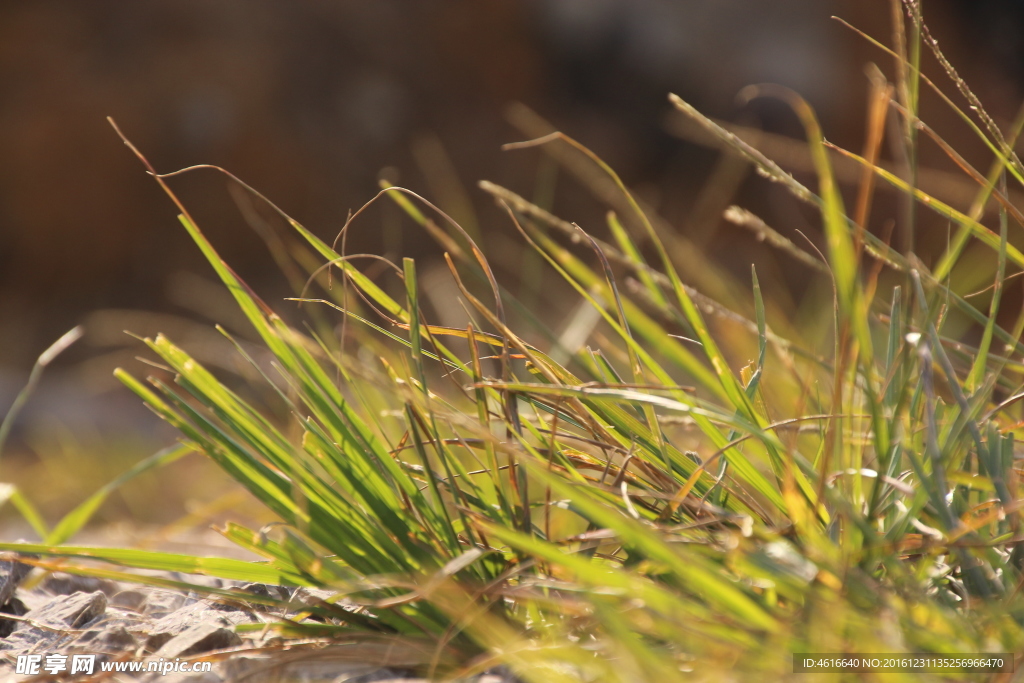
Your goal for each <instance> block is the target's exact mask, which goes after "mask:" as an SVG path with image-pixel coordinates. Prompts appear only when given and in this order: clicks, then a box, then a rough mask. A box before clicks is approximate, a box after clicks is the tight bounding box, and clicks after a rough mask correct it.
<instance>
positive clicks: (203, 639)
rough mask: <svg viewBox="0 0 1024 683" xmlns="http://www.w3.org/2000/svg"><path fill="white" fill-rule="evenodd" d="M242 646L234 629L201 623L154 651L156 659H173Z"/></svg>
mask: <svg viewBox="0 0 1024 683" xmlns="http://www.w3.org/2000/svg"><path fill="white" fill-rule="evenodd" d="M241 644H242V639H241V638H239V637H238V634H237V633H235V631H234V629H231V628H225V627H224V626H221V625H219V624H216V623H210V622H203V623H199V624H196V625H194V626H192V627H190V628H188V629H186V630H184V631H182V632H181V633H179V634H178V635H176V636H174V637H173V638H171V639H170V640H168V641H167V642H166V643H164V645H163V646H162V647H161V648H160V649H159V650H157V651H156V653H154V654H155V656H156V657H163V658H164V659H173V658H175V657H187V656H189V655H197V654H201V653H203V652H209V651H210V650H223V649H224V648H227V647H236V646H238V645H241Z"/></svg>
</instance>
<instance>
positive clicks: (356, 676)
mask: <svg viewBox="0 0 1024 683" xmlns="http://www.w3.org/2000/svg"><path fill="white" fill-rule="evenodd" d="M30 570H31V568H30V567H28V566H27V565H24V564H20V563H17V562H8V561H0V599H2V602H0V682H3V683H7V681H11V682H14V681H18V682H21V683H27V682H29V681H33V682H35V681H58V680H59V681H86V680H89V681H91V680H97V681H99V680H103V681H112V682H119V681H123V682H125V683H127V682H129V681H139V682H145V683H155V682H156V681H160V682H161V683H227V682H229V681H230V682H234V681H244V682H245V683H271V682H275V683H276V682H282V683H283V682H285V681H296V682H298V681H302V682H303V683H426V681H425V679H422V678H416V677H415V676H413V675H412V674H411V673H410V668H404V667H412V666H414V665H415V664H417V663H419V662H420V661H422V659H423V655H422V653H410V654H409V655H408V656H405V658H404V659H403V655H402V653H400V652H392V651H391V650H390V649H388V648H383V649H382V648H379V647H378V648H374V647H367V646H364V645H361V644H338V645H334V644H329V645H316V646H312V647H310V648H309V649H307V650H302V649H295V648H291V649H288V650H286V651H285V650H281V649H280V648H281V647H282V646H283V641H282V640H281V639H280V638H279V637H275V636H274V635H273V633H266V632H264V631H263V630H261V629H256V630H253V631H247V632H244V633H239V632H238V631H237V630H236V627H238V626H241V625H249V624H264V623H272V622H275V621H278V620H280V618H281V616H282V614H281V609H280V608H268V607H266V606H264V605H260V604H255V603H249V602H245V601H243V600H238V601H232V602H231V603H225V602H219V601H214V600H211V599H208V598H206V597H204V596H203V595H199V594H196V593H183V592H176V591H173V590H166V589H160V588H150V587H147V586H139V585H135V584H126V583H119V582H116V581H109V580H106V579H96V578H92V577H83V576H75V575H71V574H62V573H54V574H50V575H49V576H47V577H46V578H45V580H43V581H41V582H40V583H39V584H38V585H36V586H35V587H33V588H32V589H31V590H26V589H25V588H23V587H19V584H20V583H21V582H22V581H23V580H24V579H25V577H26V576H27V575H28V574H29V572H30ZM168 576H169V577H170V578H173V579H177V580H187V581H190V582H192V583H197V582H201V583H203V584H206V585H209V586H210V587H214V588H234V589H238V590H241V591H244V592H247V593H250V594H252V595H258V596H263V597H273V598H276V599H282V600H288V601H289V604H290V605H294V611H296V612H297V611H300V610H302V608H303V606H304V605H309V604H311V603H314V602H318V601H321V600H324V599H325V598H328V597H330V596H331V593H330V592H328V591H318V590H311V589H305V588H300V589H297V590H292V589H289V588H283V587H280V586H266V585H262V584H243V583H238V582H227V581H221V580H219V579H210V578H206V577H194V576H187V577H186V576H183V575H174V574H169V575H168ZM5 615H8V616H5ZM275 646H277V648H278V649H277V650H273V649H272V648H274V647H275ZM261 648H262V649H261ZM394 649H395V650H398V649H399V648H394ZM282 653H286V655H287V656H282ZM75 654H89V655H93V654H94V655H97V657H96V663H95V667H94V670H93V673H92V674H91V675H89V674H82V673H76V674H74V675H72V674H71V673H70V672H71V668H72V667H71V660H72V657H73V656H74V655H75ZM19 655H40V656H41V657H40V661H39V670H38V673H37V674H35V675H30V674H27V673H24V672H22V673H19V672H18V671H17V670H16V663H17V661H18V656H19ZM53 655H62V656H64V657H65V660H66V661H65V662H64V667H63V669H61V668H60V667H59V666H58V667H57V668H54V669H53V670H51V671H47V670H46V666H47V664H50V662H51V661H53V660H48V656H53ZM200 659H202V660H208V661H211V665H212V670H211V671H209V672H201V673H191V672H189V673H186V672H180V671H179V672H175V671H170V672H169V673H167V674H161V673H159V672H145V671H143V672H138V673H127V672H115V673H104V672H102V671H101V665H102V663H104V662H106V663H113V664H114V665H116V664H117V663H120V662H124V663H131V662H143V666H146V665H147V664H148V663H149V662H160V661H161V660H162V661H163V662H166V663H168V664H170V663H172V662H175V661H176V660H179V661H186V660H188V661H191V662H192V663H195V662H196V661H199V660H200ZM360 659H362V661H360ZM374 662H377V663H374ZM382 662H383V663H386V664H388V666H381V665H380V664H381V663H382ZM56 663H57V664H58V665H59V664H60V663H61V661H60V659H59V658H57V660H56ZM473 680H474V681H475V683H517V681H516V679H515V678H514V677H512V676H510V675H508V674H505V673H503V672H500V671H495V672H490V673H487V674H484V675H482V676H478V677H476V678H475V679H473Z"/></svg>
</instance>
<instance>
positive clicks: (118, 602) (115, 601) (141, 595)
mask: <svg viewBox="0 0 1024 683" xmlns="http://www.w3.org/2000/svg"><path fill="white" fill-rule="evenodd" d="M149 597H150V595H149V594H147V593H145V592H144V591H141V590H138V589H136V588H126V589H124V590H120V591H118V592H116V593H114V594H113V595H111V596H110V604H111V605H115V606H117V607H123V608H125V609H130V610H132V611H133V612H142V611H143V609H144V608H145V606H146V602H147V600H148V599H149Z"/></svg>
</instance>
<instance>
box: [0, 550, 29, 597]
mask: <svg viewBox="0 0 1024 683" xmlns="http://www.w3.org/2000/svg"><path fill="white" fill-rule="evenodd" d="M30 571H32V567H31V566H30V565H27V564H22V563H21V562H15V561H13V560H0V605H6V604H7V603H8V602H10V601H11V598H13V597H14V591H15V589H17V587H18V584H19V583H21V582H22V581H23V580H24V579H25V577H26V576H28V573H29V572H30Z"/></svg>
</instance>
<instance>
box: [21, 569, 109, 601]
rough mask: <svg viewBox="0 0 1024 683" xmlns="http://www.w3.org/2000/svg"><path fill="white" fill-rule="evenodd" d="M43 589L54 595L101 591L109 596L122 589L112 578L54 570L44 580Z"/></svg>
mask: <svg viewBox="0 0 1024 683" xmlns="http://www.w3.org/2000/svg"><path fill="white" fill-rule="evenodd" d="M41 587H42V588H43V590H45V591H47V592H49V593H53V594H54V595H72V594H73V593H95V592H96V591H101V592H102V593H103V594H104V595H106V596H107V597H110V596H112V595H115V594H116V593H118V592H119V591H120V590H121V586H119V585H118V584H117V582H116V581H111V580H110V579H98V578H96V577H95V576H78V575H77V574H65V573H64V572H54V573H53V574H50V575H49V576H48V577H46V579H45V580H44V581H43V582H42V584H41Z"/></svg>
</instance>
